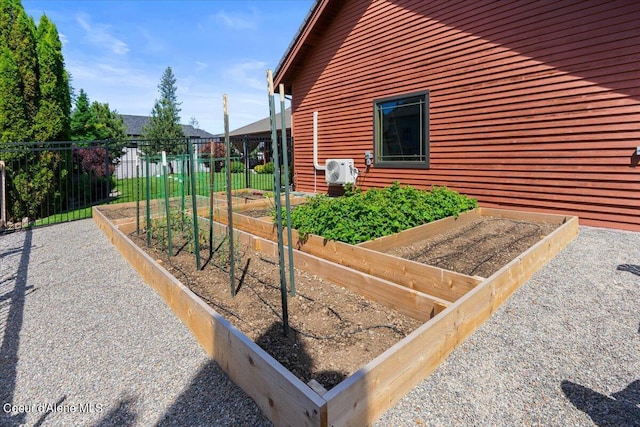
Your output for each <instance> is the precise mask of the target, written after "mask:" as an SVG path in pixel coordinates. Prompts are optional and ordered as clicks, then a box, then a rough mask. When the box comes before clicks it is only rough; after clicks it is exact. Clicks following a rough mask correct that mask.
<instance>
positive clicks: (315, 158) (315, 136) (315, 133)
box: [313, 111, 327, 171]
mask: <svg viewBox="0 0 640 427" xmlns="http://www.w3.org/2000/svg"><path fill="white" fill-rule="evenodd" d="M313 166H314V167H315V168H316V170H319V171H323V170H325V169H327V167H326V166H320V164H319V163H318V112H317V111H314V112H313Z"/></svg>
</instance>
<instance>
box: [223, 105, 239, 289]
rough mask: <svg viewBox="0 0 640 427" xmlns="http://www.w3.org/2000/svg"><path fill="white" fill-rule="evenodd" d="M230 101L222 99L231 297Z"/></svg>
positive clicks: (232, 278) (232, 284)
mask: <svg viewBox="0 0 640 427" xmlns="http://www.w3.org/2000/svg"><path fill="white" fill-rule="evenodd" d="M228 102H229V99H228V97H227V94H225V95H224V96H223V97H222V104H223V110H224V145H225V153H224V154H225V159H224V160H225V163H226V165H227V167H226V172H227V221H228V223H227V230H228V232H229V284H230V286H231V296H236V272H235V259H234V254H233V209H232V206H231V202H232V198H231V142H230V140H229V109H228Z"/></svg>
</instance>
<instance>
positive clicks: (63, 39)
mask: <svg viewBox="0 0 640 427" xmlns="http://www.w3.org/2000/svg"><path fill="white" fill-rule="evenodd" d="M58 37H60V43H62V46H66V45H68V44H69V39H68V38H67V36H65V35H64V34H62V33H58Z"/></svg>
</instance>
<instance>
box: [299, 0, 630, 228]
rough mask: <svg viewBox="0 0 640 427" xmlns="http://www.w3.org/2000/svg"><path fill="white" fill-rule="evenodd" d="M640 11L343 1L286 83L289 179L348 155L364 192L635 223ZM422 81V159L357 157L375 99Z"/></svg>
mask: <svg viewBox="0 0 640 427" xmlns="http://www.w3.org/2000/svg"><path fill="white" fill-rule="evenodd" d="M639 20H640V10H639V8H638V7H637V5H635V4H633V3H632V2H625V1H617V2H616V1H614V2H607V3H601V2H581V3H576V2H572V1H532V2H522V1H511V2H507V1H501V2H494V1H483V0H481V1H476V2H455V1H452V2H423V1H420V0H414V1H402V0H393V1H383V0H373V1H371V2H367V1H355V0H349V1H344V2H341V7H340V12H339V13H338V14H337V15H336V16H335V17H334V18H333V19H332V20H328V21H326V25H324V26H323V27H322V28H318V29H316V31H315V37H316V41H317V44H316V45H315V46H314V47H313V48H312V49H309V51H308V53H307V54H306V55H305V56H304V61H303V62H301V63H300V64H299V65H298V68H297V69H296V71H297V72H296V73H295V75H293V74H292V75H291V81H290V82H289V83H290V84H291V86H292V88H293V103H292V106H293V116H294V129H293V135H294V138H295V141H296V143H295V144H296V147H295V153H294V161H295V179H296V185H297V189H299V190H303V191H314V190H315V191H325V190H326V185H325V184H324V172H323V171H315V170H314V167H313V162H312V158H313V151H312V146H311V145H312V144H311V142H312V138H313V135H312V129H311V128H312V113H313V111H318V112H319V126H318V130H319V132H318V133H319V147H318V158H319V161H320V163H324V162H325V161H326V159H328V158H333V157H338V158H342V157H348V158H354V160H355V162H356V167H358V168H359V169H360V172H361V173H360V176H359V178H358V184H359V185H360V186H361V187H363V188H369V187H376V186H383V185H388V184H389V183H391V182H392V181H394V180H400V181H401V182H402V183H405V184H412V185H416V186H419V187H421V188H429V187H431V186H432V185H448V186H450V187H451V188H454V189H458V190H459V191H462V192H467V193H468V194H470V195H472V196H473V197H477V198H478V199H479V201H480V203H481V204H483V205H493V206H513V207H519V208H526V207H529V208H531V209H539V210H546V211H555V212H558V211H563V212H570V214H572V215H578V216H580V217H581V218H582V219H583V220H584V221H586V223H589V224H592V225H613V226H616V227H619V228H624V229H636V230H640V216H639V215H638V214H637V211H638V208H639V207H640V179H639V178H638V169H637V164H638V158H637V156H634V152H635V148H636V146H638V145H640V125H639V123H640V68H639V67H640V66H639V62H638V61H637V58H638V57H640V47H639V46H640V27H639V26H638V25H637V22H638V21H639ZM425 89H428V90H429V91H430V150H431V156H430V168H429V169H421V170H413V169H389V168H378V167H376V166H375V165H374V166H373V167H372V168H369V169H368V170H367V169H366V168H365V167H364V164H363V163H364V161H363V155H364V151H371V150H372V149H373V100H374V99H378V98H382V97H385V96H390V95H397V94H400V93H409V92H413V91H420V90H425Z"/></svg>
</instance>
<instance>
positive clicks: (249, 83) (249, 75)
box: [225, 60, 267, 90]
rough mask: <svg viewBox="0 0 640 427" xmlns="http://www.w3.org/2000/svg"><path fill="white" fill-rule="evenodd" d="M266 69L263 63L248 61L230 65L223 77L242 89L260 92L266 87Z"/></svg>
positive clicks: (265, 64)
mask: <svg viewBox="0 0 640 427" xmlns="http://www.w3.org/2000/svg"><path fill="white" fill-rule="evenodd" d="M266 67H267V63H266V62H264V61H256V60H249V61H244V62H240V63H237V64H234V65H231V66H230V67H229V68H228V69H227V70H226V72H225V75H226V76H227V77H228V78H229V79H231V80H232V81H234V82H236V83H238V84H240V85H242V86H244V87H247V88H251V89H256V90H260V89H265V88H266V87H267V80H266V70H267V69H266ZM265 90H266V89H265Z"/></svg>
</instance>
